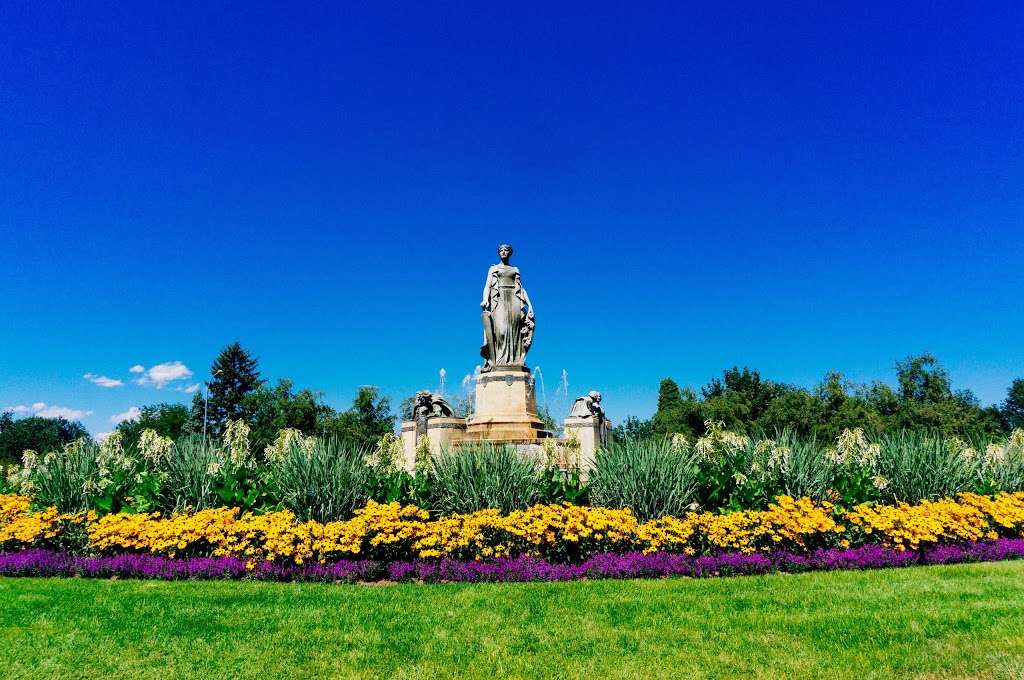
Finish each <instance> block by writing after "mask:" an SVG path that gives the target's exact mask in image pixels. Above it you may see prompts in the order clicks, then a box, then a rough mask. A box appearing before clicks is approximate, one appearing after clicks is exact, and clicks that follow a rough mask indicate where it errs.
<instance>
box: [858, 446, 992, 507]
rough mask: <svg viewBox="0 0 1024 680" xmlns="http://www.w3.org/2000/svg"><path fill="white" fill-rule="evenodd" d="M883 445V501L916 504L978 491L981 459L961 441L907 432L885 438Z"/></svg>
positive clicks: (879, 470)
mask: <svg viewBox="0 0 1024 680" xmlns="http://www.w3.org/2000/svg"><path fill="white" fill-rule="evenodd" d="M879 445H880V449H879V455H878V472H879V474H880V475H881V477H882V479H883V480H884V481H882V482H881V483H880V484H879V486H881V487H884V488H882V489H881V492H882V498H883V499H892V500H896V501H906V502H908V503H914V502H916V501H919V500H924V499H935V498H942V497H945V496H954V495H956V494H957V493H959V492H961V491H969V490H971V489H973V488H974V487H975V484H976V479H977V476H976V458H977V456H976V455H974V453H973V450H971V449H970V448H969V447H967V445H966V444H964V442H963V441H961V440H959V439H955V438H952V439H949V438H945V437H943V436H942V435H940V434H938V433H933V432H913V431H907V430H904V431H901V432H896V433H890V434H885V435H883V436H882V437H881V438H880V439H879Z"/></svg>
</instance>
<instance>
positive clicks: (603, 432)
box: [562, 390, 612, 471]
mask: <svg viewBox="0 0 1024 680" xmlns="http://www.w3.org/2000/svg"><path fill="white" fill-rule="evenodd" d="M562 424H563V426H564V427H565V434H566V437H570V436H572V437H574V438H575V439H576V440H577V441H578V442H579V447H580V467H581V468H582V469H583V470H584V471H588V470H589V469H590V468H592V467H593V465H594V454H595V453H596V452H597V449H599V448H600V447H602V446H604V445H606V444H610V443H611V440H612V425H611V423H610V422H609V421H608V419H607V418H605V415H604V407H602V406H601V393H600V392H598V391H596V390H591V391H590V392H588V393H587V394H585V395H584V396H582V397H579V398H577V399H576V401H574V402H573V404H572V408H571V409H569V417H568V418H566V419H565V420H564V421H563V423H562Z"/></svg>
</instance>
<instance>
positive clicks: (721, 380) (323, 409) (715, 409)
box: [0, 342, 1024, 464]
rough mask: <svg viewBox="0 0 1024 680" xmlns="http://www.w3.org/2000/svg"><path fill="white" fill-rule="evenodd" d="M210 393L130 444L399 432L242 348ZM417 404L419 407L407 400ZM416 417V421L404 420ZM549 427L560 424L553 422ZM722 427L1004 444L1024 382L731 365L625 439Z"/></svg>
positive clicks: (173, 408) (22, 423)
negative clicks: (995, 386) (988, 394)
mask: <svg viewBox="0 0 1024 680" xmlns="http://www.w3.org/2000/svg"><path fill="white" fill-rule="evenodd" d="M206 395H207V396H208V401H207V400H206V399H204V395H203V393H202V392H197V393H196V394H195V395H193V399H192V404H191V406H188V405H185V404H172V403H158V404H151V405H148V406H143V407H142V408H141V409H140V411H141V413H140V415H139V417H138V418H136V419H135V420H131V421H126V422H123V423H121V424H119V425H118V426H117V429H118V430H119V431H121V432H122V434H123V435H124V440H125V443H126V444H127V445H132V444H134V442H136V441H138V438H139V436H141V434H142V432H143V430H146V429H152V430H155V431H156V432H157V433H158V434H160V435H162V436H165V437H171V438H174V439H177V438H178V437H181V436H183V435H187V434H203V433H204V432H205V433H206V434H208V435H210V436H219V435H220V434H221V433H222V432H223V430H224V428H225V427H226V425H227V422H228V421H229V420H238V419H241V420H244V421H246V422H247V423H248V424H249V426H250V428H251V440H252V443H253V444H254V446H256V447H258V448H257V449H256V450H261V449H262V448H263V447H264V446H266V445H267V444H269V443H271V442H273V440H274V438H275V437H276V436H277V433H278V431H279V430H282V429H284V428H293V429H296V430H299V431H300V432H302V433H303V434H306V435H320V436H328V437H334V438H337V439H340V440H344V441H346V442H349V443H354V444H355V445H357V446H371V445H373V444H374V443H375V442H376V441H377V440H378V439H379V438H380V437H381V436H382V435H383V434H384V433H386V432H392V431H393V430H394V427H395V416H394V414H393V413H392V411H391V403H390V401H389V400H388V398H387V397H385V396H382V395H381V394H380V392H379V390H377V388H375V387H361V388H360V389H359V392H358V393H357V394H356V397H355V399H354V401H353V403H352V406H351V407H350V408H349V409H348V410H345V411H338V410H335V409H334V408H332V407H331V406H329V405H327V404H325V403H323V401H322V399H323V397H322V394H320V393H318V392H315V391H312V390H308V389H302V390H296V389H295V387H294V384H293V383H292V381H291V380H288V379H281V380H278V381H277V383H276V384H275V385H269V384H268V383H267V381H266V380H265V379H264V378H263V377H262V375H261V374H260V370H259V362H258V361H257V360H256V358H255V357H253V356H252V355H251V354H250V353H249V352H248V351H246V350H245V349H244V348H243V347H242V346H241V345H240V344H239V343H237V342H235V343H232V344H231V345H228V346H227V347H225V348H224V349H223V350H222V351H221V352H220V354H219V355H218V356H217V358H216V359H215V360H214V362H213V364H212V365H211V366H210V379H209V381H208V382H207V383H206ZM401 408H402V410H403V411H408V410H410V408H411V402H410V400H406V401H405V402H403V403H402V404H401ZM408 417H409V415H408V414H405V418H408ZM546 417H547V420H548V421H550V422H549V426H551V427H554V425H555V423H554V420H553V418H551V417H550V414H546ZM707 422H721V423H724V425H725V427H726V428H727V429H729V430H731V431H734V432H738V433H744V434H755V433H768V434H772V433H774V432H778V431H782V430H789V431H792V432H793V433H794V434H798V435H801V436H814V437H816V438H819V439H821V440H832V439H835V437H836V436H838V434H839V433H840V432H842V431H843V430H844V429H847V428H856V427H859V428H862V429H863V430H864V431H865V432H866V433H867V434H869V435H878V434H882V433H885V432H889V431H895V430H922V429H927V430H933V431H938V432H941V433H943V434H947V435H957V436H965V437H974V436H981V437H994V436H999V435H1004V434H1007V433H1009V432H1010V431H1011V430H1012V429H1014V428H1018V427H1024V378H1018V379H1016V380H1014V381H1013V383H1012V384H1011V385H1010V387H1009V389H1008V390H1007V396H1006V399H1005V400H1004V401H1003V402H1002V403H1000V404H998V405H994V406H982V405H980V403H979V402H978V399H977V397H975V396H974V394H973V393H971V391H970V390H954V389H953V387H952V383H951V381H950V377H949V373H948V372H947V371H946V369H945V368H943V367H942V365H941V364H940V363H939V362H938V360H937V359H936V358H935V357H934V356H932V355H931V354H922V355H919V356H909V357H907V358H905V359H903V360H900V361H897V362H896V386H895V387H892V386H890V385H888V384H886V383H882V382H879V381H876V382H873V383H871V384H859V383H853V382H851V381H848V380H846V379H845V378H844V377H843V374H842V373H839V372H836V371H833V372H830V373H828V374H827V375H826V376H825V377H824V379H823V380H822V381H821V383H820V384H818V385H817V386H816V387H814V388H813V389H804V388H801V387H796V386H793V385H787V384H785V383H781V382H775V381H772V380H768V379H766V378H763V377H761V374H760V373H759V372H758V371H757V370H756V369H750V368H746V367H744V368H739V367H736V366H734V367H732V368H729V369H726V370H725V371H723V372H722V376H721V377H716V378H713V379H712V380H711V381H710V382H708V383H707V384H706V385H704V386H703V387H701V388H700V389H699V390H695V389H693V388H692V387H682V388H681V387H680V386H679V385H678V383H676V382H675V381H674V380H672V379H671V378H665V379H664V380H662V381H661V385H660V387H659V390H658V408H657V411H656V412H655V414H654V415H653V416H652V417H651V418H650V419H641V418H636V417H629V418H627V419H626V420H625V421H624V422H623V423H621V424H620V425H619V426H618V427H616V436H617V437H618V438H620V439H637V438H645V437H650V436H657V435H668V434H676V433H682V434H685V435H687V436H689V437H694V438H695V437H699V436H701V435H703V434H704V433H705V427H706V426H705V423H707ZM88 434H89V433H88V431H87V430H86V429H85V427H84V426H82V424H81V423H78V422H74V421H68V420H65V419H63V418H41V417H29V418H20V419H15V418H14V414H12V413H3V414H0V463H2V464H8V463H13V462H17V461H18V460H20V458H21V453H22V451H24V450H26V449H32V450H35V451H40V452H45V451H50V450H56V449H59V448H60V447H61V446H63V445H64V444H65V443H67V442H69V441H73V440H75V439H78V438H80V437H87V436H88Z"/></svg>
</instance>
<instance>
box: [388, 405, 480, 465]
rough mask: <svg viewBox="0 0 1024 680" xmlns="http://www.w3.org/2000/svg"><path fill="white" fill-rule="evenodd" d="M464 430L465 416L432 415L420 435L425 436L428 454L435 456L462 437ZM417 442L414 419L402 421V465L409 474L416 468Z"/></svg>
mask: <svg viewBox="0 0 1024 680" xmlns="http://www.w3.org/2000/svg"><path fill="white" fill-rule="evenodd" d="M465 432H466V419H465V418H442V417H439V416H434V417H432V418H428V419H427V424H426V431H425V432H424V433H423V434H422V435H420V436H426V438H427V441H428V443H429V445H430V455H431V456H436V455H437V454H438V453H440V452H441V449H450V448H452V446H453V445H454V444H455V442H457V441H459V440H461V439H463V438H464V436H465ZM418 444H419V437H418V436H417V433H416V423H415V422H414V421H406V422H404V423H402V465H403V467H404V468H405V470H406V471H407V472H409V473H410V474H411V473H412V472H413V471H414V470H415V469H416V448H417V445H418Z"/></svg>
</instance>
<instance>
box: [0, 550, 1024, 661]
mask: <svg viewBox="0 0 1024 680" xmlns="http://www.w3.org/2000/svg"><path fill="white" fill-rule="evenodd" d="M0 677H2V678H104V679H111V678H160V679H161V680H172V679H176V678H260V679H261V680H265V679H267V678H292V677H294V678H312V677H345V678H348V677H366V678H371V677H374V678H381V677H395V678H445V677H468V678H512V677H515V678H560V677H589V678H605V677H618V678H639V677H665V678H669V677H672V678H691V677H692V678H698V677H703V678H724V677H744V678H751V677H755V678H756V677H763V678H777V677H792V678H801V677H802V678H818V677H828V678H867V677H872V678H889V677H924V678H942V677H976V678H988V677H993V678H1022V677H1024V562H1006V563H995V564H976V565H961V566H949V567H917V568H911V569H902V570H884V571H872V572H834V573H815V574H802V575H795V576H793V575H790V576H787V575H772V576H764V577H741V578H720V579H707V580H685V579H684V580H678V579H677V580H663V581H591V582H576V583H561V584H507V585H498V584H481V585H442V586H420V585H410V584H406V585H380V586H353V585H324V584H287V583H281V584H276V583H255V582H158V581H97V580H84V579H0Z"/></svg>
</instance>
